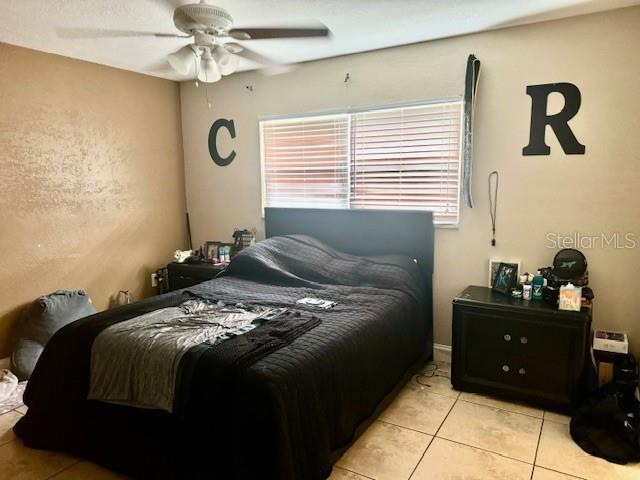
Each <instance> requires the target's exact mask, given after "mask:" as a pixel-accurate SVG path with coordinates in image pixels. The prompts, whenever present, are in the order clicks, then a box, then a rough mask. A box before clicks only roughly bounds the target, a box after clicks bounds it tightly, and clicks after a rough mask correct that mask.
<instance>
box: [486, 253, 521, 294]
mask: <svg viewBox="0 0 640 480" xmlns="http://www.w3.org/2000/svg"><path fill="white" fill-rule="evenodd" d="M501 263H506V264H508V265H513V266H515V267H516V278H518V276H519V275H520V260H505V259H503V258H490V259H489V276H488V279H487V287H489V288H492V287H493V284H494V282H495V279H496V274H497V273H498V267H500V264H501Z"/></svg>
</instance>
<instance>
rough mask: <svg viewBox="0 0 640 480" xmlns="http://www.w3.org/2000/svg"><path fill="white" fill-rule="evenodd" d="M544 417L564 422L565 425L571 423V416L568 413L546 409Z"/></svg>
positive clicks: (552, 420) (551, 420)
mask: <svg viewBox="0 0 640 480" xmlns="http://www.w3.org/2000/svg"><path fill="white" fill-rule="evenodd" d="M544 419H545V420H549V421H550V422H557V423H562V424H564V425H569V423H571V417H570V416H568V415H562V414H560V413H555V412H549V411H548V410H545V411H544Z"/></svg>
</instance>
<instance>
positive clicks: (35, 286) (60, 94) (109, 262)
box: [0, 44, 185, 358]
mask: <svg viewBox="0 0 640 480" xmlns="http://www.w3.org/2000/svg"><path fill="white" fill-rule="evenodd" d="M184 198H185V196H184V169H183V153H182V136H181V125H180V98H179V87H178V85H177V84H176V83H174V82H170V81H166V80H160V79H156V78H151V77H146V76H143V75H138V74H134V73H130V72H125V71H122V70H117V69H114V68H109V67H104V66H100V65H95V64H91V63H87V62H81V61H77V60H71V59H68V58H64V57H59V56H55V55H51V54H46V53H39V52H35V51H32V50H26V49H23V48H17V47H13V46H10V45H5V44H0V251H1V252H2V256H1V259H0V285H2V288H1V289H0V358H1V357H4V356H6V355H7V354H8V353H9V350H8V335H9V332H10V330H11V326H12V324H13V321H14V320H15V318H16V316H17V315H18V313H19V311H20V309H21V308H22V307H23V306H24V305H25V304H26V303H27V302H29V301H31V300H33V299H34V298H35V297H37V296H38V295H41V294H44V293H47V292H50V291H52V290H56V289H60V288H84V289H86V290H87V291H88V292H89V294H90V295H91V297H92V298H93V300H94V303H95V305H96V307H97V308H98V309H104V308H106V307H107V306H108V305H109V302H110V301H111V297H112V296H115V295H117V292H118V291H119V290H121V289H129V290H130V291H132V293H133V294H134V295H135V296H136V297H137V298H140V297H142V296H144V295H148V294H150V293H151V292H152V290H151V287H150V280H149V276H150V273H151V272H152V271H153V270H155V269H156V268H158V267H160V266H161V265H163V264H166V263H167V261H169V260H170V259H171V253H172V251H173V250H175V249H176V248H184V247H185V227H184V212H185V200H184Z"/></svg>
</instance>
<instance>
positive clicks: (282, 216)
mask: <svg viewBox="0 0 640 480" xmlns="http://www.w3.org/2000/svg"><path fill="white" fill-rule="evenodd" d="M265 232H266V236H267V238H269V237H276V236H279V235H292V234H296V233H298V234H305V235H310V236H312V237H315V238H317V239H318V240H322V241H323V242H325V243H327V244H329V245H331V246H332V247H334V248H336V249H337V250H340V251H342V252H346V253H351V254H353V255H382V254H391V253H395V254H402V255H407V256H410V257H411V258H415V259H416V260H417V261H418V266H419V267H420V271H421V272H422V274H423V276H424V278H425V280H426V281H427V282H428V283H429V286H430V284H431V276H432V274H433V219H432V214H431V212H425V211H399V210H328V209H316V208H269V207H268V208H265Z"/></svg>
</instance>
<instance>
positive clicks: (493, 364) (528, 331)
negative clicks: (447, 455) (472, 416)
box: [451, 286, 591, 410]
mask: <svg viewBox="0 0 640 480" xmlns="http://www.w3.org/2000/svg"><path fill="white" fill-rule="evenodd" d="M590 332H591V308H583V309H582V311H580V312H568V311H561V310H557V309H556V308H554V307H553V306H551V305H550V304H548V303H546V302H543V301H535V302H534V301H526V300H520V299H514V298H511V297H507V296H504V295H501V294H499V293H495V292H493V291H492V290H491V289H490V288H487V287H475V286H471V287H467V288H466V289H465V290H464V291H463V292H462V293H461V294H460V295H458V296H457V297H456V298H455V299H454V300H453V353H452V364H451V383H452V384H453V387H454V388H455V389H457V390H463V391H468V392H478V393H485V394H490V395H496V396H505V397H509V398H513V399H519V400H524V401H529V402H532V403H536V404H538V405H540V406H545V407H551V408H556V409H563V410H567V409H569V408H570V407H571V406H572V405H574V404H575V402H576V401H577V400H578V399H579V398H580V397H581V396H582V395H583V393H584V378H585V372H584V370H585V365H586V361H587V357H588V352H589V341H590Z"/></svg>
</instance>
